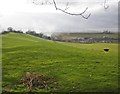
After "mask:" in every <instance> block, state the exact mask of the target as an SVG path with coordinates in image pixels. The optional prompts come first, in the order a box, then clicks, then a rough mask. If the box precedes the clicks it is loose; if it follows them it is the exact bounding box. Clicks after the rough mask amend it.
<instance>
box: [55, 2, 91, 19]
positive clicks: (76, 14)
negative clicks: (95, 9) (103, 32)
mask: <svg viewBox="0 0 120 94" xmlns="http://www.w3.org/2000/svg"><path fill="white" fill-rule="evenodd" d="M53 4H54V6H55V9H56V10H60V11H62V12H64V13H66V14H69V15H75V16H78V15H80V16H82V17H83V18H84V19H88V18H89V17H90V15H91V13H90V14H89V15H88V16H87V17H85V16H84V15H83V14H84V13H85V12H86V11H87V9H88V7H86V9H85V10H84V11H83V12H81V13H70V12H67V11H66V9H65V10H63V9H61V8H58V7H57V4H56V2H55V0H53ZM67 6H68V4H67Z"/></svg>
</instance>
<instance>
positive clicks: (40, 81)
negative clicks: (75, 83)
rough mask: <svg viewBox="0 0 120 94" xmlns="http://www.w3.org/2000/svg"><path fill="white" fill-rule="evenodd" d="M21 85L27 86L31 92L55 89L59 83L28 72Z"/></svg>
mask: <svg viewBox="0 0 120 94" xmlns="http://www.w3.org/2000/svg"><path fill="white" fill-rule="evenodd" d="M19 83H20V84H24V85H26V86H27V87H28V89H29V91H31V90H33V89H47V90H50V89H55V88H56V87H57V85H58V83H57V81H56V80H55V78H53V77H48V76H45V75H38V74H35V73H30V72H26V74H25V75H24V76H23V78H22V79H21V80H20V81H19Z"/></svg>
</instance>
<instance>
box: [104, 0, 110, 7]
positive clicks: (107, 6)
mask: <svg viewBox="0 0 120 94" xmlns="http://www.w3.org/2000/svg"><path fill="white" fill-rule="evenodd" d="M108 8H109V6H108V5H106V0H105V1H104V9H108Z"/></svg>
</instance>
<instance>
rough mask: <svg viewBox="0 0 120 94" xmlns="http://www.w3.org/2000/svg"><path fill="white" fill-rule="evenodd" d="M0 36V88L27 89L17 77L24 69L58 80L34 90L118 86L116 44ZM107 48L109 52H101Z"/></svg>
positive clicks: (104, 89)
mask: <svg viewBox="0 0 120 94" xmlns="http://www.w3.org/2000/svg"><path fill="white" fill-rule="evenodd" d="M0 37H2V71H3V91H7V92H26V91H27V90H28V88H27V87H26V86H25V85H20V84H19V83H18V81H19V80H20V79H21V78H22V76H23V75H24V74H25V73H26V72H32V73H36V74H43V75H46V76H49V77H52V78H54V79H55V81H56V82H57V84H56V85H53V86H51V87H50V88H49V89H46V88H44V89H37V90H35V89H33V90H32V91H36V92H49V91H52V92H115V91H117V90H118V44H79V43H62V42H55V41H49V40H44V39H40V38H36V37H34V36H30V35H26V34H16V33H9V34H5V35H0ZM104 48H109V49H110V51H109V52H104V50H103V49H104Z"/></svg>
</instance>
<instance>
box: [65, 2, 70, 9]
mask: <svg viewBox="0 0 120 94" xmlns="http://www.w3.org/2000/svg"><path fill="white" fill-rule="evenodd" d="M68 4H69V2H67V4H66V8H65V10H67V9H68V8H69V7H68Z"/></svg>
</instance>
